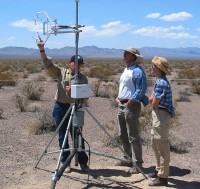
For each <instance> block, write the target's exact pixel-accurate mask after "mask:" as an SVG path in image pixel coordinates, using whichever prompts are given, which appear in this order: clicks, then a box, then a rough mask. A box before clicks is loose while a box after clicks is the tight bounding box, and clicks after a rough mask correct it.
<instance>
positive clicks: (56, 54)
mask: <svg viewBox="0 0 200 189" xmlns="http://www.w3.org/2000/svg"><path fill="white" fill-rule="evenodd" d="M139 51H140V53H141V55H143V56H144V58H145V59H151V58H153V57H154V56H163V57H165V58H168V59H180V60H181V59H189V60H192V59H194V60H200V48H198V47H186V48H158V47H142V48H139ZM78 52H79V54H80V55H81V56H83V57H84V58H117V59H118V58H122V57H123V49H115V48H99V47H96V46H85V47H80V48H79V49H78ZM46 53H47V55H48V56H50V57H52V58H61V59H62V58H69V57H70V56H72V55H73V54H75V47H69V46H66V47H63V48H60V49H58V48H54V49H49V48H46ZM8 58H9V59H18V58H40V53H39V50H38V49H34V48H26V47H13V46H8V47H3V48H0V59H8Z"/></svg>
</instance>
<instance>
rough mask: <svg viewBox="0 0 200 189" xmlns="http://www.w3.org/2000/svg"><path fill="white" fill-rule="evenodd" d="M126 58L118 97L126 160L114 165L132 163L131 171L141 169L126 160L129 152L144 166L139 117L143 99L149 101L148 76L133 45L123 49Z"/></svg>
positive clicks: (120, 126)
mask: <svg viewBox="0 0 200 189" xmlns="http://www.w3.org/2000/svg"><path fill="white" fill-rule="evenodd" d="M124 61H125V64H126V68H125V69H124V72H123V73H122V75H121V77H120V84H119V93H118V97H117V98H116V101H117V103H118V122H119V137H120V139H121V142H122V146H123V149H124V151H125V153H126V154H125V155H124V159H125V160H124V161H119V162H117V163H116V164H115V165H117V166H128V167H131V168H130V170H129V172H130V173H131V174H134V173H139V171H138V170H137V169H136V168H135V167H132V166H133V165H132V162H131V161H127V159H128V157H127V155H128V156H129V157H130V158H132V160H133V161H135V160H136V162H135V163H136V164H137V165H138V166H139V167H140V168H142V164H143V158H142V145H141V140H140V133H139V117H140V112H141V102H142V103H143V105H145V106H146V105H147V104H148V103H149V100H148V97H147V96H145V93H146V91H147V79H146V74H145V72H144V70H143V68H142V67H141V66H140V65H139V64H140V63H142V61H143V57H142V56H141V55H140V52H139V51H138V50H137V49H136V48H133V47H130V48H127V49H124ZM129 160H130V159H129Z"/></svg>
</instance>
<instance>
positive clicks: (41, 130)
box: [27, 110, 55, 135]
mask: <svg viewBox="0 0 200 189" xmlns="http://www.w3.org/2000/svg"><path fill="white" fill-rule="evenodd" d="M27 125H28V129H29V132H30V134H34V135H40V134H45V133H49V132H52V131H55V125H54V120H53V117H52V112H51V111H49V110H41V111H40V112H38V114H37V118H36V119H32V120H30V121H29V122H28V124H27Z"/></svg>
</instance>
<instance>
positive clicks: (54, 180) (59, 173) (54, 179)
mask: <svg viewBox="0 0 200 189" xmlns="http://www.w3.org/2000/svg"><path fill="white" fill-rule="evenodd" d="M76 153H77V149H76V148H75V149H73V150H72V152H71V153H70V155H69V157H68V158H67V160H66V161H65V163H64V164H63V165H62V166H61V167H60V169H56V171H55V173H54V174H53V176H52V180H51V185H50V189H55V187H56V183H57V181H58V180H59V179H60V177H61V176H62V174H63V172H64V171H65V169H66V167H67V166H68V164H69V163H70V162H71V160H72V158H73V157H74V155H75V154H76Z"/></svg>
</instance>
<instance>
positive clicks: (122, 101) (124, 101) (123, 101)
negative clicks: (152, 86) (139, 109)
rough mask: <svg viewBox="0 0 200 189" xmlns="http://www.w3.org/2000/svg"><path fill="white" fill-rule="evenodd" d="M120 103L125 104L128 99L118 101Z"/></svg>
mask: <svg viewBox="0 0 200 189" xmlns="http://www.w3.org/2000/svg"><path fill="white" fill-rule="evenodd" d="M119 101H120V102H121V104H124V103H127V102H128V101H129V99H123V100H119Z"/></svg>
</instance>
